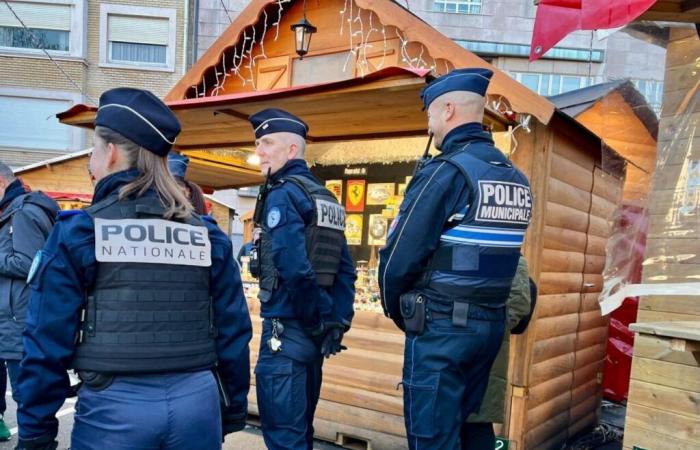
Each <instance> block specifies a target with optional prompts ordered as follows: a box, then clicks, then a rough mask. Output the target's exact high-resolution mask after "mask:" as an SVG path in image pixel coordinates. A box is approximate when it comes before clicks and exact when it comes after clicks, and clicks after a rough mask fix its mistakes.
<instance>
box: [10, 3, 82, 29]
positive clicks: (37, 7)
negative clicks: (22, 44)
mask: <svg viewBox="0 0 700 450" xmlns="http://www.w3.org/2000/svg"><path fill="white" fill-rule="evenodd" d="M10 6H12V9H13V10H14V11H15V13H17V15H18V16H19V18H20V19H22V22H24V24H25V25H26V26H27V27H28V28H38V29H42V30H62V31H70V15H71V6H70V5H55V4H48V3H20V2H10ZM0 26H3V27H17V28H20V27H22V24H21V23H19V21H18V20H17V19H16V18H15V16H14V15H13V14H12V11H10V9H9V8H8V7H7V5H6V4H5V2H0Z"/></svg>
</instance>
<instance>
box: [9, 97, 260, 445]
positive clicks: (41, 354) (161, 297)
mask: <svg viewBox="0 0 700 450" xmlns="http://www.w3.org/2000/svg"><path fill="white" fill-rule="evenodd" d="M95 125H96V128H95V148H94V150H93V152H92V156H91V158H90V170H91V172H92V175H93V176H94V178H95V180H96V181H97V185H96V186H95V193H94V197H93V204H92V206H90V207H89V208H87V209H86V210H82V211H68V212H64V213H62V214H60V215H59V220H58V222H57V224H56V227H55V229H54V230H53V233H52V234H51V236H50V237H49V240H48V242H47V244H46V247H45V248H44V250H43V251H41V252H40V253H39V254H38V255H37V257H36V258H35V263H34V269H33V270H32V271H31V272H30V275H29V279H30V284H31V286H32V297H31V301H30V306H29V310H30V311H29V317H28V319H27V328H26V331H25V335H24V343H25V350H26V354H25V356H24V359H23V360H22V368H21V372H20V375H19V389H20V392H21V393H22V394H21V398H22V400H23V402H22V404H21V405H20V406H19V411H18V421H19V444H18V448H22V449H44V448H55V447H56V442H55V437H56V434H57V428H58V422H57V420H56V418H55V413H56V411H57V410H58V409H59V408H60V406H61V404H62V403H63V402H64V400H65V398H66V395H67V394H68V391H69V382H68V377H67V375H66V369H68V368H71V367H72V368H75V369H76V370H77V371H78V374H79V375H80V377H81V379H82V380H83V386H82V388H81V389H80V391H79V393H78V397H79V399H78V403H77V405H76V414H75V425H74V428H73V434H72V446H71V448H73V449H74V450H83V449H95V448H108V449H111V450H122V449H123V450H126V449H137V448H138V449H182V448H188V449H207V450H208V449H215V448H220V446H221V444H220V443H221V440H222V426H223V435H225V434H226V433H230V432H233V431H238V430H239V429H241V428H243V426H244V420H245V414H246V409H247V402H246V396H247V393H248V384H249V355H248V342H249V340H250V338H251V323H250V318H249V315H248V310H247V307H246V303H245V300H244V297H243V291H242V287H241V282H240V275H239V273H238V271H237V270H236V267H235V263H234V261H233V255H232V250H231V244H230V242H229V241H228V239H227V238H226V236H225V235H224V234H223V233H222V232H221V230H219V229H218V228H217V226H216V224H215V223H213V222H212V221H211V219H208V218H205V217H200V216H197V215H196V214H193V213H192V207H191V206H190V205H189V203H188V202H187V199H186V198H185V196H184V195H183V192H182V190H181V189H180V188H179V187H178V186H177V184H176V183H175V180H174V179H173V178H172V176H171V175H170V173H169V172H168V168H167V165H166V158H165V156H166V155H167V153H168V151H169V150H170V148H171V146H172V144H173V143H174V142H175V137H176V136H177V134H178V133H179V131H180V124H179V123H178V121H177V119H176V117H175V116H174V114H173V113H172V111H170V110H169V109H168V107H167V106H165V104H163V103H162V102H161V101H160V100H159V99H157V98H156V97H155V96H154V95H153V94H151V93H150V92H147V91H143V90H138V89H128V88H118V89H113V90H110V91H107V92H105V93H104V94H103V95H102V97H101V98H100V107H99V109H98V112H97V117H96V119H95ZM215 366H218V367H217V372H218V373H219V374H220V375H221V378H222V379H223V383H220V385H223V386H221V387H226V388H227V391H228V394H229V396H228V399H230V401H227V402H226V406H225V407H224V409H223V411H221V414H220V408H219V396H218V395H217V381H216V380H215V377H214V375H213V373H212V369H213V368H214V367H215ZM228 399H227V400H228ZM222 418H223V420H222Z"/></svg>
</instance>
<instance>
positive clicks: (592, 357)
mask: <svg viewBox="0 0 700 450" xmlns="http://www.w3.org/2000/svg"><path fill="white" fill-rule="evenodd" d="M605 349H606V345H605V343H601V344H599V345H596V346H594V347H588V348H584V349H582V350H578V351H577V352H576V365H575V367H576V368H580V367H585V366H588V365H589V364H601V363H602V362H603V358H604V357H605Z"/></svg>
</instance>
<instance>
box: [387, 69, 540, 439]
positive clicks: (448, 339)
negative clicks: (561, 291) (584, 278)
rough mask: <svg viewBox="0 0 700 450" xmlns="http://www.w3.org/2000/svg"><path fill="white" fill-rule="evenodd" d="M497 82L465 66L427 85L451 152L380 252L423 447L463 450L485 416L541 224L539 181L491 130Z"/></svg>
mask: <svg viewBox="0 0 700 450" xmlns="http://www.w3.org/2000/svg"><path fill="white" fill-rule="evenodd" d="M491 75H492V72H491V71H489V70H486V69H459V70H454V71H452V72H450V73H449V74H447V75H444V76H442V77H440V78H438V79H436V80H434V81H433V82H432V83H430V84H429V85H428V86H427V87H426V88H424V90H423V92H422V94H421V96H422V100H423V104H424V107H425V108H426V109H427V110H428V128H429V132H430V133H431V134H432V135H433V137H434V138H435V146H436V147H437V148H438V149H439V150H441V151H442V154H441V155H440V156H438V157H435V158H433V159H432V160H430V161H429V162H427V163H426V164H425V165H424V166H423V167H422V168H420V169H419V170H418V172H417V173H416V174H415V176H414V177H413V179H412V181H411V183H410V185H409V186H408V189H407V190H406V195H405V198H404V201H403V203H402V205H401V208H400V210H399V215H398V216H397V218H396V220H395V221H394V223H393V224H392V228H391V230H390V233H389V236H388V240H387V245H386V247H385V248H384V249H382V251H381V252H380V266H379V283H380V287H381V292H382V302H383V307H384V310H385V313H386V314H387V315H388V316H389V317H391V318H392V319H393V320H394V321H395V322H396V323H397V325H398V326H399V327H401V328H402V329H404V330H405V331H406V345H405V353H404V369H403V387H404V415H405V422H406V431H407V436H408V442H409V447H410V448H411V449H421V450H428V449H440V450H452V449H456V448H458V438H459V435H460V427H461V425H462V423H463V422H464V419H465V418H466V417H467V416H468V415H469V414H470V413H471V412H473V411H475V410H477V409H478V408H479V405H480V403H481V400H482V397H483V395H484V390H485V388H486V384H487V381H488V374H489V369H490V367H491V364H492V363H493V360H494V358H495V357H496V354H497V352H498V348H499V346H500V342H501V338H502V336H503V331H504V320H505V311H504V304H505V301H506V299H507V298H508V293H509V291H510V287H511V282H512V279H513V276H514V274H515V270H516V267H517V265H518V258H519V253H520V246H521V244H522V242H523V237H524V234H525V230H526V229H527V226H528V224H529V222H530V214H531V210H532V197H531V194H530V188H529V184H528V181H527V179H526V178H525V176H524V175H523V174H522V173H521V172H520V171H518V170H517V169H516V168H514V167H513V165H512V164H511V162H510V161H508V159H507V158H506V157H505V156H504V155H503V154H502V153H501V152H500V151H498V150H497V149H496V148H495V147H494V145H493V140H492V138H491V136H490V134H489V133H487V132H485V131H483V128H482V125H481V122H482V120H483V113H484V105H485V100H484V95H485V93H486V89H487V87H488V84H489V81H490V78H491Z"/></svg>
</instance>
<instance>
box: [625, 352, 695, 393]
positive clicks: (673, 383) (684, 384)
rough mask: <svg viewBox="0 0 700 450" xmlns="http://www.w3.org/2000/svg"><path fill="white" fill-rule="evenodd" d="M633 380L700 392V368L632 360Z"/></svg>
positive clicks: (650, 360)
mask: <svg viewBox="0 0 700 450" xmlns="http://www.w3.org/2000/svg"><path fill="white" fill-rule="evenodd" d="M631 378H632V379H633V380H639V381H645V382H647V383H652V384H660V385H662V386H668V387H672V388H676V389H683V390H686V391H693V392H700V367H693V366H686V365H682V364H673V363H669V362H666V361H657V360H653V359H646V358H633V359H632V375H631Z"/></svg>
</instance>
